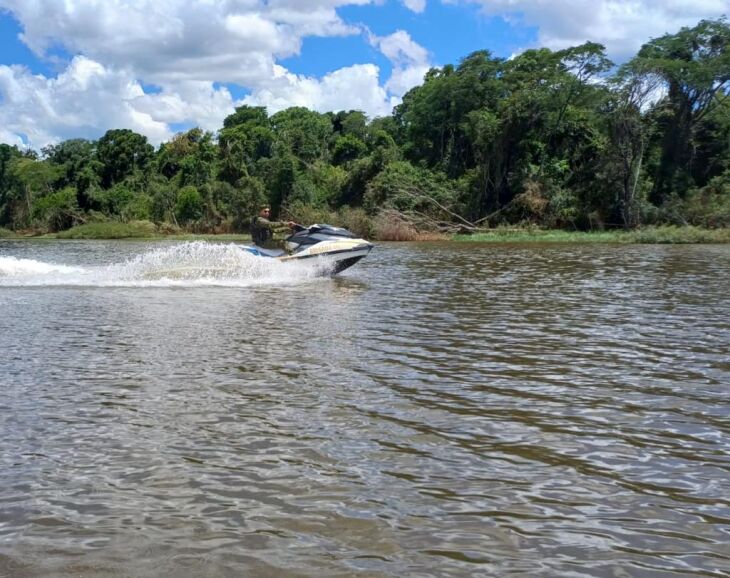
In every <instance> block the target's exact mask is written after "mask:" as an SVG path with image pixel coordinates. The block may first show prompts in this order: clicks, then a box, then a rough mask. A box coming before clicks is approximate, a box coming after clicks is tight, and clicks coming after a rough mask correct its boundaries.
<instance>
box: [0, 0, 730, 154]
mask: <svg viewBox="0 0 730 578" xmlns="http://www.w3.org/2000/svg"><path fill="white" fill-rule="evenodd" d="M723 14H727V15H729V16H730V4H728V0H693V1H684V0H349V1H348V0H0V142H4V143H8V144H11V145H18V146H19V147H21V148H32V149H35V150H40V149H41V148H42V147H44V146H47V145H49V144H54V143H58V142H60V141H63V140H67V139H71V138H86V139H91V140H95V139H98V138H99V137H101V136H102V135H103V134H104V133H105V132H106V131H107V130H109V129H115V128H128V129H131V130H134V131H136V132H138V133H141V134H143V135H145V136H147V138H148V139H149V141H150V142H151V143H152V144H154V145H156V146H157V145H159V144H160V143H162V142H165V141H167V140H169V139H170V138H172V137H173V136H174V135H175V134H176V133H178V132H180V131H184V130H188V129H189V128H192V127H196V126H197V127H200V128H202V129H204V130H209V131H212V132H214V133H215V132H216V131H217V130H219V129H220V128H221V127H222V125H223V119H224V118H225V117H226V116H228V115H229V114H231V113H232V112H233V111H234V109H235V107H236V106H241V105H252V106H265V107H266V108H267V110H268V112H269V114H274V113H276V112H277V111H279V110H283V109H285V108H288V107H290V106H305V107H307V108H310V109H312V110H317V111H320V112H326V111H339V110H362V111H364V112H365V113H366V114H367V115H368V116H369V117H370V118H375V117H378V116H385V115H388V114H391V112H392V109H393V107H394V106H396V105H397V104H399V103H400V102H401V99H402V97H403V95H404V94H405V93H406V92H407V91H408V90H410V89H411V88H413V87H414V86H417V85H419V84H421V82H422V81H423V76H424V74H425V73H426V72H427V71H428V70H429V68H431V67H440V66H444V65H446V64H458V63H459V61H460V60H461V59H462V58H464V57H465V56H467V55H468V54H470V53H471V52H474V51H475V50H483V49H486V50H489V51H490V52H491V53H492V54H493V55H495V56H499V57H504V58H509V57H510V56H513V55H515V54H519V53H520V52H521V51H524V50H526V49H529V48H535V47H548V48H551V49H554V50H557V49H561V48H565V47H568V46H576V45H578V44H582V43H583V42H586V41H588V40H590V41H594V42H599V43H601V44H603V45H604V46H605V47H606V51H607V54H608V56H609V57H610V58H611V59H612V60H614V62H617V63H620V62H623V61H625V60H627V59H628V58H630V57H632V56H633V55H634V54H636V52H637V51H638V49H639V48H640V47H641V45H642V44H644V43H645V42H647V41H648V40H650V39H652V38H656V37H659V36H662V35H664V34H666V33H675V32H677V31H678V30H679V29H680V28H681V27H683V26H694V25H695V24H697V23H698V22H699V21H700V20H701V19H703V18H718V17H720V16H722V15H723Z"/></svg>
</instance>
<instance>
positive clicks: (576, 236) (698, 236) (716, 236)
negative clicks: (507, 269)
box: [453, 226, 730, 244]
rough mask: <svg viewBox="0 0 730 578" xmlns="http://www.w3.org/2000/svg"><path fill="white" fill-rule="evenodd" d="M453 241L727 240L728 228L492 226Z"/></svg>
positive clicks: (457, 236)
mask: <svg viewBox="0 0 730 578" xmlns="http://www.w3.org/2000/svg"><path fill="white" fill-rule="evenodd" d="M453 239H454V240H455V241H472V242H493V243H626V244H681V243H730V229H702V228H699V227H689V226H688V227H673V226H662V227H644V228H642V229H637V230H635V231H619V230H617V231H595V232H582V231H559V230H549V231H546V230H538V229H524V230H520V229H494V230H493V231H489V232H487V233H479V234H476V235H456V236H454V237H453Z"/></svg>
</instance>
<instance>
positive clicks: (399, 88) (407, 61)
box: [370, 30, 431, 97]
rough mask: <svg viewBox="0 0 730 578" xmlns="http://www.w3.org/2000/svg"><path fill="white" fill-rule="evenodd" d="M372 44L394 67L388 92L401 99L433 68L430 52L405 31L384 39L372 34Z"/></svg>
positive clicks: (388, 84) (389, 80) (386, 85)
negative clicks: (430, 62) (430, 61)
mask: <svg viewBox="0 0 730 578" xmlns="http://www.w3.org/2000/svg"><path fill="white" fill-rule="evenodd" d="M370 43H371V44H372V45H373V46H375V47H377V48H378V49H380V51H381V52H382V53H383V55H384V56H385V57H386V58H387V59H388V60H390V62H391V64H392V65H393V70H392V73H391V76H390V78H389V79H388V81H387V82H386V83H385V88H386V90H388V91H389V92H391V93H392V94H394V95H397V96H399V97H400V96H403V95H404V94H405V93H406V92H408V91H409V90H410V89H411V88H413V87H414V86H416V85H419V84H421V83H422V82H423V77H424V75H425V74H426V72H428V69H429V68H430V67H431V65H430V64H429V57H428V51H427V50H426V49H425V48H423V46H421V45H420V44H418V43H416V42H414V41H413V39H412V38H411V36H410V34H408V33H407V32H405V31H404V30H398V31H397V32H394V33H393V34H391V35H389V36H382V37H381V36H375V35H374V34H371V35H370Z"/></svg>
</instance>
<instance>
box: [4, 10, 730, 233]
mask: <svg viewBox="0 0 730 578" xmlns="http://www.w3.org/2000/svg"><path fill="white" fill-rule="evenodd" d="M729 96H730V25H729V24H728V21H727V20H726V19H725V18H723V19H719V20H712V21H701V22H700V23H698V24H697V25H696V26H695V27H693V28H684V29H682V30H680V31H679V32H678V33H676V34H668V35H665V36H663V37H661V38H657V39H654V40H652V41H650V42H648V43H647V44H645V45H644V46H643V47H642V48H641V49H640V51H639V52H638V54H637V55H636V56H635V57H634V58H632V59H631V60H630V61H628V62H627V63H626V64H624V65H622V66H620V67H616V66H614V64H613V63H612V62H611V61H609V59H608V58H607V57H606V55H605V51H604V48H603V47H602V46H601V45H599V44H595V43H590V42H589V43H586V44H583V45H581V46H576V47H573V48H569V49H565V50H560V51H551V50H548V49H545V48H543V49H536V50H528V51H526V52H524V53H522V54H520V55H519V56H516V57H514V58H512V59H509V60H506V59H503V58H496V57H494V56H492V55H491V54H490V53H489V52H488V51H486V50H484V51H478V52H475V53H473V54H470V55H469V56H467V57H466V58H464V59H463V60H462V61H461V62H460V63H459V64H458V65H446V66H444V67H443V68H434V69H432V70H431V71H429V72H428V74H427V75H426V78H425V81H424V83H423V84H422V85H421V86H418V87H416V88H414V89H412V90H411V91H410V92H408V93H407V94H406V95H405V96H404V98H403V102H402V104H400V105H399V106H397V107H396V108H395V109H394V111H393V114H392V116H389V117H385V118H376V119H372V120H369V119H368V118H367V117H366V116H365V114H363V113H362V112H359V111H349V112H337V113H325V114H321V113H317V112H313V111H310V110H307V109H304V108H290V109H287V110H284V111H281V112H278V113H276V114H274V115H271V116H269V115H268V114H267V111H266V110H265V109H264V108H260V107H250V106H242V107H239V108H237V109H236V111H235V112H234V113H233V114H231V115H230V116H228V117H227V118H226V119H225V121H224V123H223V127H222V128H221V129H220V130H219V131H218V133H217V134H212V133H209V132H204V131H202V130H200V129H197V128H195V129H192V130H189V131H188V132H185V133H183V134H178V135H177V136H175V137H174V138H173V139H172V140H171V141H170V142H167V143H164V144H162V145H161V146H160V147H159V149H158V150H155V149H154V147H153V146H151V145H150V144H149V143H148V142H147V139H146V138H145V137H144V136H142V135H140V134H136V133H134V132H132V131H130V130H127V129H119V130H109V131H108V132H107V133H106V134H104V136H102V137H101V138H100V139H99V140H97V141H88V140H80V139H74V140H67V141H64V142H61V143H59V144H56V145H53V146H49V147H46V148H44V149H43V150H42V151H40V153H38V152H34V151H22V150H19V149H18V148H16V147H12V146H9V145H5V144H0V227H5V228H8V229H13V230H16V231H34V232H53V231H60V230H63V229H67V228H70V227H72V226H74V225H78V224H82V223H89V222H94V221H151V222H154V223H156V224H157V225H158V227H159V228H160V229H161V230H163V231H165V230H169V231H177V230H189V231H196V232H239V231H246V230H247V228H248V224H249V220H250V216H251V215H252V214H254V212H255V210H256V207H257V206H258V205H259V204H261V203H262V202H267V201H268V202H270V203H271V204H272V206H273V208H274V212H275V214H279V215H282V216H285V217H287V218H293V219H295V220H299V221H301V222H306V221H308V220H320V221H322V220H325V219H327V220H329V221H332V222H335V224H342V225H345V226H349V227H350V228H353V229H356V230H358V232H361V233H368V232H369V233H370V234H373V231H374V227H375V228H379V229H378V230H379V231H380V234H381V235H382V237H383V238H385V237H387V236H388V233H387V231H388V228H389V227H390V228H391V229H398V228H399V227H404V226H405V227H407V228H410V229H411V230H425V231H429V230H430V231H438V230H440V231H456V230H459V229H460V230H462V231H471V230H476V229H479V228H484V227H493V226H497V225H505V224H509V225H518V226H519V225H526V224H529V225H533V226H535V225H536V226H540V227H545V228H566V229H571V230H595V229H603V228H608V227H622V228H635V227H637V226H639V225H644V224H661V223H668V224H694V225H699V226H704V227H728V226H730V99H729ZM375 234H376V236H377V232H376V233H375Z"/></svg>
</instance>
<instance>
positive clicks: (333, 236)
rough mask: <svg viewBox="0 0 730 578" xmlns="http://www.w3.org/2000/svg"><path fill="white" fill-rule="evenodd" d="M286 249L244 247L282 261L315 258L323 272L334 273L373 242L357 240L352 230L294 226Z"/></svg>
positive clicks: (369, 249)
mask: <svg viewBox="0 0 730 578" xmlns="http://www.w3.org/2000/svg"><path fill="white" fill-rule="evenodd" d="M284 241H285V243H286V247H287V250H288V252H287V251H284V250H282V249H263V248H261V247H257V246H255V245H254V246H249V247H246V250H247V251H249V252H250V253H252V254H254V255H257V256H259V257H270V258H273V259H278V260H279V261H283V262H292V261H304V260H312V259H316V261H315V263H316V265H317V266H318V267H321V270H322V272H323V274H328V275H337V273H340V272H341V271H344V270H345V269H347V268H348V267H352V266H353V265H354V264H355V263H357V262H358V261H359V260H360V259H362V258H363V257H365V256H366V255H367V254H368V253H370V251H371V250H372V248H373V245H372V243H369V242H367V241H366V240H365V239H360V238H359V237H357V235H355V234H354V233H351V232H350V231H348V230H347V229H343V228H341V227H333V226H332V225H318V224H315V225H310V226H309V227H303V226H302V225H296V226H295V228H294V233H292V234H291V235H289V236H288V237H286V238H285V239H284Z"/></svg>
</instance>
